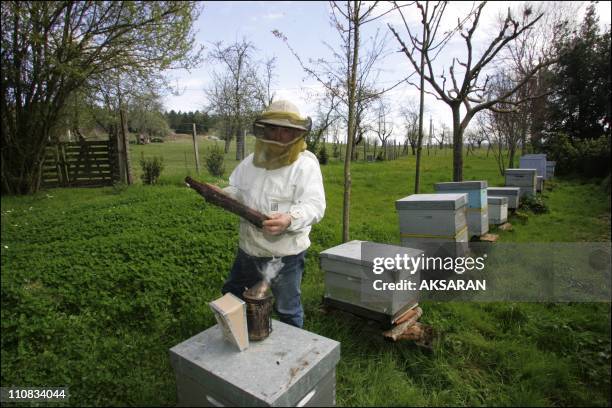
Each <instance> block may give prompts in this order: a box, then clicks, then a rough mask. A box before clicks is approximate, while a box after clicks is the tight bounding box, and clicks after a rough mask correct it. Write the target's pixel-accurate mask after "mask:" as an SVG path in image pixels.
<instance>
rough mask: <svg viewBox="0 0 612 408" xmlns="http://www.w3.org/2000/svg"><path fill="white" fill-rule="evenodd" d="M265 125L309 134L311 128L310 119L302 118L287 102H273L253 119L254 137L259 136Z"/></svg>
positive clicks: (294, 107) (293, 106) (296, 109)
mask: <svg viewBox="0 0 612 408" xmlns="http://www.w3.org/2000/svg"><path fill="white" fill-rule="evenodd" d="M267 125H272V126H282V127H287V128H293V129H299V130H303V131H305V132H309V131H310V128H311V127H312V120H311V119H310V117H306V118H303V117H302V116H300V111H299V110H298V108H297V106H295V105H294V104H292V103H291V102H289V101H284V100H281V101H275V102H272V103H271V104H270V106H268V108H267V109H266V110H265V111H264V112H263V113H262V114H261V116H259V117H258V118H257V119H255V123H254V125H253V128H254V131H255V135H258V134H261V133H262V131H263V128H264V127H265V126H267Z"/></svg>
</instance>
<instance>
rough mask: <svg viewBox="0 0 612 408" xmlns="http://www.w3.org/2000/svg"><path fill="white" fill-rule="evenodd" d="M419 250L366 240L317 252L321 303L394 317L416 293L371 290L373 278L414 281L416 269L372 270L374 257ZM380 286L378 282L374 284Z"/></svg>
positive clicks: (414, 299) (412, 302)
mask: <svg viewBox="0 0 612 408" xmlns="http://www.w3.org/2000/svg"><path fill="white" fill-rule="evenodd" d="M422 253H423V251H421V250H418V249H412V248H405V247H399V246H395V245H386V244H379V243H375V242H367V241H350V242H346V243H344V244H341V245H338V246H335V247H333V248H330V249H326V250H325V251H322V252H321V253H320V256H319V259H320V263H321V269H322V270H323V271H324V272H325V295H324V298H323V300H324V303H325V304H327V305H330V306H332V307H335V308H338V309H343V310H346V311H348V312H351V313H354V314H357V315H360V316H363V317H366V318H369V319H373V320H378V321H382V322H384V323H391V322H392V321H393V320H394V319H395V318H396V317H397V316H399V315H401V314H402V313H404V312H405V311H407V310H408V309H410V308H412V307H414V306H415V305H416V304H417V302H418V296H417V295H418V292H417V291H411V290H396V291H392V293H390V292H389V291H378V290H375V286H374V281H376V280H380V281H382V282H385V283H394V284H396V283H401V282H404V281H408V280H411V281H415V282H417V284H418V280H419V279H420V270H415V271H408V270H387V269H385V270H384V272H382V273H381V274H374V273H373V260H374V258H395V256H396V255H400V256H401V257H404V255H406V256H407V257H408V258H417V257H419V256H421V254H422ZM379 286H381V285H380V284H379V285H378V286H377V287H379Z"/></svg>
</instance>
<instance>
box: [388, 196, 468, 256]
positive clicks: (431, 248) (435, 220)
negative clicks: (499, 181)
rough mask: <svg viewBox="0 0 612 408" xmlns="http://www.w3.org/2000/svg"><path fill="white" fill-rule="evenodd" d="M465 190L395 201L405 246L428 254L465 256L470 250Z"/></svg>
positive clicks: (409, 197) (402, 240)
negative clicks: (468, 245) (468, 249)
mask: <svg viewBox="0 0 612 408" xmlns="http://www.w3.org/2000/svg"><path fill="white" fill-rule="evenodd" d="M467 202H468V195H467V194H465V193H448V194H412V195H410V196H408V197H404V198H402V199H400V200H397V201H396V202H395V208H396V209H397V213H398V216H399V224H400V237H401V242H402V246H406V247H409V248H418V249H422V250H424V251H425V252H426V255H427V256H443V255H448V256H463V255H464V254H465V252H466V251H467V242H468V227H467Z"/></svg>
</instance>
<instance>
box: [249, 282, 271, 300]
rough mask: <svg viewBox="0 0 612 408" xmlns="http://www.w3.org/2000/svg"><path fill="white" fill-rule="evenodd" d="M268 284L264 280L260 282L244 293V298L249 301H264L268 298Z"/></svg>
mask: <svg viewBox="0 0 612 408" xmlns="http://www.w3.org/2000/svg"><path fill="white" fill-rule="evenodd" d="M269 292H270V282H268V281H267V280H265V279H262V280H260V281H259V282H257V283H256V284H255V285H253V286H251V287H250V288H249V289H247V290H246V291H245V292H244V296H246V297H248V298H251V299H264V298H266V297H268V296H269Z"/></svg>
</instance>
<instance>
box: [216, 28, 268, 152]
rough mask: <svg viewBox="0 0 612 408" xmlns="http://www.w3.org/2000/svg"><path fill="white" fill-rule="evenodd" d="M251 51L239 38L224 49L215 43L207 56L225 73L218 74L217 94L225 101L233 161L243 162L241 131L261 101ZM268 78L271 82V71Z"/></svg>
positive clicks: (246, 43) (244, 41) (262, 99)
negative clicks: (233, 147) (219, 86)
mask: <svg viewBox="0 0 612 408" xmlns="http://www.w3.org/2000/svg"><path fill="white" fill-rule="evenodd" d="M254 52H255V46H254V45H253V43H251V42H249V41H247V40H246V39H242V41H235V42H234V43H232V44H230V45H227V46H225V45H224V44H223V42H221V41H219V42H217V43H215V44H214V49H213V50H212V51H211V53H210V55H209V56H210V58H211V59H212V60H215V61H217V62H220V63H221V64H222V65H223V66H224V68H225V70H226V73H225V74H221V78H222V79H221V81H222V82H223V85H222V92H221V94H220V95H221V96H222V97H223V98H226V99H225V100H224V101H223V103H224V104H225V105H226V106H227V107H228V108H229V113H230V115H231V130H232V131H233V133H234V135H235V137H236V160H242V159H244V156H245V155H244V131H245V129H246V127H247V124H248V123H251V122H252V119H253V117H254V116H255V113H256V112H257V111H261V109H262V108H263V106H262V103H263V102H265V100H264V98H263V97H262V95H263V93H262V90H261V81H260V80H259V79H258V73H257V65H256V63H255V61H254V60H253V53H254ZM272 68H273V60H272V63H271V64H270V69H272ZM268 78H269V79H270V80H271V79H272V74H271V71H270V76H268ZM215 81H216V80H215ZM226 143H227V139H226ZM226 146H227V144H226ZM226 149H227V147H226Z"/></svg>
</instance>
